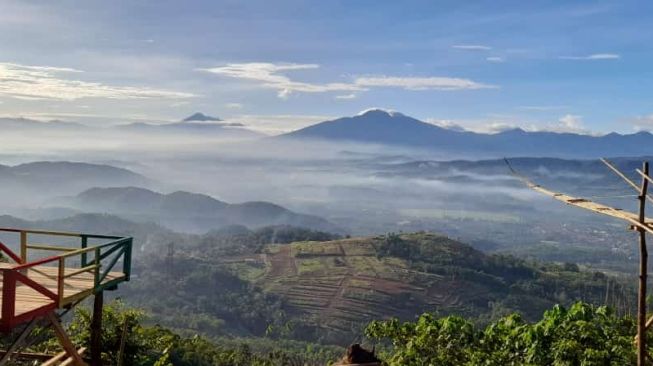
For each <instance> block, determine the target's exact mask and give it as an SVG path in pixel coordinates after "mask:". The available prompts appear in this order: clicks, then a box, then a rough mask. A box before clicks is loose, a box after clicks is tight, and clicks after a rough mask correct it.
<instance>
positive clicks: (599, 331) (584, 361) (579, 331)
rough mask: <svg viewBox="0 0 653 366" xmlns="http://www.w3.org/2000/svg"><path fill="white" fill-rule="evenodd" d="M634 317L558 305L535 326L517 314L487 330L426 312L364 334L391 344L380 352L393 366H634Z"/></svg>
mask: <svg viewBox="0 0 653 366" xmlns="http://www.w3.org/2000/svg"><path fill="white" fill-rule="evenodd" d="M635 330H636V325H635V322H634V319H632V318H629V317H618V316H616V315H615V314H614V313H613V311H612V310H610V309H609V308H607V307H603V306H601V307H595V306H592V305H589V304H586V303H576V304H574V305H572V306H571V307H570V308H569V309H565V308H564V307H562V306H559V305H556V306H554V307H553V309H551V310H549V311H547V312H545V313H544V317H543V318H542V319H541V320H540V321H538V322H536V323H527V322H525V321H524V320H523V318H522V317H521V316H519V315H517V314H511V315H508V316H505V317H503V318H501V319H499V320H497V321H495V322H493V323H492V324H490V325H488V326H486V327H485V328H483V329H478V328H477V327H476V326H475V325H474V324H473V323H472V322H470V321H469V320H468V319H464V318H461V317H457V316H450V317H445V318H437V317H434V316H433V315H431V314H423V315H422V316H420V317H419V319H418V320H417V321H414V322H405V323H402V322H400V321H398V320H397V319H392V320H387V321H375V322H372V323H371V324H370V325H369V326H368V327H367V329H366V334H367V335H368V336H369V337H371V338H373V339H377V340H385V341H390V343H391V344H392V347H391V348H390V349H389V350H388V351H387V352H385V353H384V354H382V356H383V358H384V359H385V360H386V362H387V364H388V365H389V366H403V365H440V366H460V365H468V366H476V365H486V366H503V365H524V366H526V365H528V366H539V365H542V366H544V365H556V366H557V365H559V366H562V365H586V366H590V365H614V366H622V365H632V364H635V347H634V344H633V335H634V334H635Z"/></svg>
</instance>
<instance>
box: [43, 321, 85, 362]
mask: <svg viewBox="0 0 653 366" xmlns="http://www.w3.org/2000/svg"><path fill="white" fill-rule="evenodd" d="M47 318H48V320H49V321H50V323H51V324H52V328H53V329H54V333H55V335H56V336H57V338H58V339H59V343H60V344H61V346H62V347H63V348H64V350H65V351H66V354H67V355H68V356H69V357H72V358H73V359H74V362H73V365H75V366H87V364H86V362H84V360H82V357H81V356H80V355H79V353H77V349H75V346H73V343H72V342H71V341H70V338H68V335H67V334H66V331H65V330H64V329H63V327H62V326H61V323H60V322H59V319H57V316H56V315H54V312H53V311H52V312H49V313H48V315H47Z"/></svg>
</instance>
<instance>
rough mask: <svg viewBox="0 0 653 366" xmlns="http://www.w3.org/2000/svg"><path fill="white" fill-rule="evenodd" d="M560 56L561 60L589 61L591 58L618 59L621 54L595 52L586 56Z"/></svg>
mask: <svg viewBox="0 0 653 366" xmlns="http://www.w3.org/2000/svg"><path fill="white" fill-rule="evenodd" d="M558 58H559V59H561V60H579V61H589V60H618V59H620V58H621V56H620V55H617V54H616V53H594V54H591V55H586V56H560V57H558Z"/></svg>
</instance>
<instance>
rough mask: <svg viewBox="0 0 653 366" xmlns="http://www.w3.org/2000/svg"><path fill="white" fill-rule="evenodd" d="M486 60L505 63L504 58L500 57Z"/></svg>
mask: <svg viewBox="0 0 653 366" xmlns="http://www.w3.org/2000/svg"><path fill="white" fill-rule="evenodd" d="M485 60H486V61H488V62H496V63H501V62H504V61H505V60H504V59H503V57H498V56H491V57H487V58H486V59H485Z"/></svg>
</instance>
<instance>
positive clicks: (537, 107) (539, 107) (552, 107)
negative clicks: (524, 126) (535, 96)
mask: <svg viewBox="0 0 653 366" xmlns="http://www.w3.org/2000/svg"><path fill="white" fill-rule="evenodd" d="M566 108H568V107H567V106H564V105H524V106H519V107H517V109H523V110H526V111H538V112H544V111H553V110H558V109H566Z"/></svg>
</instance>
